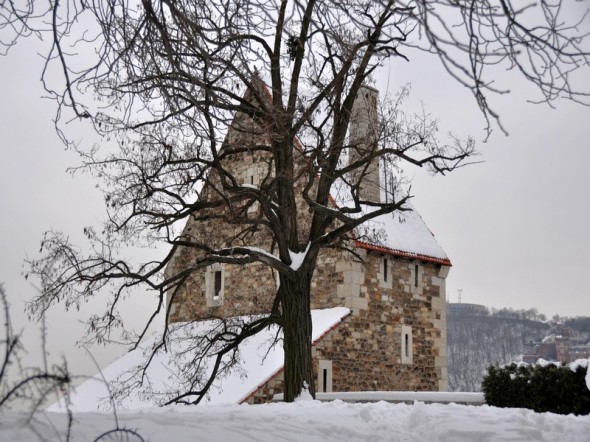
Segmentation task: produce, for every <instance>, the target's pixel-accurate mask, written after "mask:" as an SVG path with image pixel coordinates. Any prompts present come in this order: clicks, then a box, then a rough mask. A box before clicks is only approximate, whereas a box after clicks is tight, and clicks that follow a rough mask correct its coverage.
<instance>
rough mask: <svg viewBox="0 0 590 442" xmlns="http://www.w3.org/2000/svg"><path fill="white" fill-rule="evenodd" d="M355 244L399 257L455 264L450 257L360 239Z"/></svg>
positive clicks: (449, 264) (445, 264)
mask: <svg viewBox="0 0 590 442" xmlns="http://www.w3.org/2000/svg"><path fill="white" fill-rule="evenodd" d="M355 245H356V246H357V247H360V248H361V249H366V250H373V251H375V252H380V253H384V254H387V255H392V256H396V257H398V258H406V259H419V260H420V261H423V262H430V263H433V264H440V265H443V266H449V267H452V265H453V264H452V263H451V260H450V259H449V258H436V257H434V256H428V255H421V254H419V253H413V252H405V251H403V250H396V249H390V248H389V247H383V246H376V245H374V244H369V243H366V242H363V241H358V240H357V241H355Z"/></svg>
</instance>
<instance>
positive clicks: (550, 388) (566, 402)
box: [482, 363, 590, 414]
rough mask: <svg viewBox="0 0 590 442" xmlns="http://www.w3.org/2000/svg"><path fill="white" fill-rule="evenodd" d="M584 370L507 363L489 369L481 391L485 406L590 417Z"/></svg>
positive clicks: (548, 365) (579, 365)
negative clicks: (589, 415)
mask: <svg viewBox="0 0 590 442" xmlns="http://www.w3.org/2000/svg"><path fill="white" fill-rule="evenodd" d="M585 378H586V368H585V367H584V366H583V365H581V364H577V367H576V368H575V370H572V369H571V368H570V367H569V366H567V365H565V364H562V365H560V366H557V365H555V364H543V365H528V364H515V363H513V364H510V365H506V366H502V367H499V366H497V365H492V366H490V367H488V369H487V373H486V375H485V376H484V379H483V381H482V391H483V392H484V395H485V401H486V404H488V405H493V406H495V407H513V408H530V409H531V410H534V411H537V412H539V413H542V412H546V411H549V412H551V413H559V414H570V413H573V414H590V390H588V387H587V386H586V380H585Z"/></svg>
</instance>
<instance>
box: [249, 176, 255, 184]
mask: <svg viewBox="0 0 590 442" xmlns="http://www.w3.org/2000/svg"><path fill="white" fill-rule="evenodd" d="M250 184H252V185H254V175H250Z"/></svg>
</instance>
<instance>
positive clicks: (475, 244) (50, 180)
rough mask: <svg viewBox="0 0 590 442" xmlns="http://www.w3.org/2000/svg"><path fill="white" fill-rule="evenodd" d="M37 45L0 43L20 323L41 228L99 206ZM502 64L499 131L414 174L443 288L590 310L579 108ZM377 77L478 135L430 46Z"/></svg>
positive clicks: (74, 331)
mask: <svg viewBox="0 0 590 442" xmlns="http://www.w3.org/2000/svg"><path fill="white" fill-rule="evenodd" d="M37 51H39V47H38V46H37V44H36V43H35V42H34V41H33V40H28V41H24V42H21V43H20V44H19V45H18V46H17V47H15V48H13V50H12V51H11V53H10V54H9V56H7V57H0V79H1V81H0V103H1V104H2V105H1V106H0V165H1V166H2V171H1V173H0V213H1V216H0V244H1V247H2V248H1V252H0V282H3V283H4V285H5V289H6V291H7V292H8V294H9V298H10V301H11V303H12V304H13V315H14V320H15V323H16V326H17V327H16V328H19V329H20V328H23V327H28V328H29V329H31V327H29V326H28V325H27V322H26V319H25V316H24V315H23V314H22V309H23V305H24V302H25V301H27V300H29V299H30V298H31V297H32V296H33V294H34V288H33V287H32V285H31V284H30V283H29V282H26V281H25V280H24V278H23V277H22V275H21V271H22V263H23V260H24V259H25V257H26V256H35V255H36V253H37V251H38V249H39V243H40V240H41V238H42V234H43V232H44V231H45V230H47V229H50V228H53V229H56V230H62V231H65V232H67V233H69V234H70V235H71V237H72V238H73V239H80V240H81V239H82V234H81V233H82V228H83V227H84V226H85V225H89V224H93V223H97V222H98V221H99V220H100V219H101V218H102V216H103V209H102V200H101V197H100V195H99V194H98V192H97V191H96V190H95V189H94V183H93V181H92V179H91V178H90V177H88V176H76V177H75V178H72V177H71V176H70V175H69V174H67V173H66V171H65V169H66V168H67V167H68V166H71V165H75V164H77V157H76V156H75V154H74V153H72V152H68V151H65V150H64V146H63V145H62V144H61V141H60V140H59V139H58V137H57V135H56V134H55V131H54V128H53V123H52V118H53V117H54V111H55V109H54V104H53V103H52V102H50V101H49V100H42V99H41V98H40V97H41V96H42V95H43V90H42V86H41V83H40V81H39V80H40V76H41V59H40V58H39V57H38V56H37V55H35V53H36V52H37ZM503 78H504V80H505V81H506V82H507V83H508V84H509V86H510V88H511V89H512V90H513V93H512V94H511V95H509V96H503V97H498V98H497V99H496V100H495V101H496V108H497V110H498V111H499V112H500V114H501V115H502V119H503V121H504V124H505V127H506V128H507V129H508V131H509V132H510V137H505V136H504V135H503V134H502V133H501V132H500V131H499V130H496V131H495V132H494V134H493V135H492V137H491V138H490V139H489V140H488V142H487V143H486V144H483V143H480V144H479V150H480V151H481V153H482V156H481V158H480V159H481V160H483V161H485V162H484V163H482V164H477V165H473V166H470V167H467V168H464V169H461V170H458V171H456V172H454V173H452V174H451V175H449V176H447V177H436V178H431V177H429V176H428V175H427V174H425V173H421V172H420V171H418V172H416V173H415V174H414V183H413V191H414V192H413V193H414V194H415V195H416V198H415V200H414V206H415V207H416V209H417V210H418V211H419V212H420V213H421V215H422V216H423V218H424V220H425V221H426V223H427V224H428V226H429V227H430V229H431V231H432V232H433V233H434V234H435V235H436V237H437V239H438V241H439V243H440V244H441V245H442V247H443V249H444V250H445V251H446V252H447V254H448V256H449V257H450V258H451V260H452V262H453V269H452V270H451V273H450V276H449V278H448V283H447V296H448V298H449V299H450V300H451V301H456V300H457V293H458V290H459V289H462V299H463V302H473V303H480V304H484V305H487V306H495V307H513V308H531V307H536V308H538V309H539V310H540V311H541V312H543V313H545V314H547V315H549V316H552V315H553V314H556V313H557V314H560V315H590V300H589V298H590V293H589V290H588V282H587V281H588V273H589V272H588V269H590V252H589V249H590V238H589V234H588V226H590V202H589V201H590V199H589V190H590V186H589V180H588V172H587V168H588V164H590V145H589V144H590V143H589V140H590V108H584V107H582V106H579V105H573V104H571V103H567V102H563V103H558V104H557V109H550V108H549V107H547V106H543V105H533V104H529V103H526V101H525V100H526V99H527V98H538V97H536V96H535V95H534V91H533V90H532V89H530V88H529V87H528V86H527V85H526V84H524V83H522V82H517V81H515V80H514V78H513V77H510V76H506V77H503ZM382 79H387V81H388V82H389V84H390V87H391V88H392V89H393V90H395V89H397V88H398V87H399V86H400V85H402V84H404V83H405V82H408V81H411V82H412V90H413V92H412V99H413V100H414V101H418V100H423V101H424V102H425V104H426V106H427V108H428V110H430V111H431V112H432V113H433V114H434V115H436V116H437V117H438V118H439V119H440V120H441V127H442V130H443V132H444V131H445V130H448V129H452V130H453V131H455V132H456V133H457V134H458V135H462V136H465V135H468V134H471V135H474V136H475V137H476V138H477V139H478V141H481V140H482V138H483V136H484V131H483V127H484V121H483V118H482V117H481V115H480V114H479V113H478V109H477V107H476V105H475V102H474V100H473V98H471V96H470V95H469V93H468V91H467V90H466V89H464V88H462V87H460V86H458V85H457V84H456V83H454V82H453V81H452V80H450V79H449V77H448V76H447V75H446V74H445V73H444V71H442V70H441V69H440V68H439V66H438V61H437V60H436V59H434V58H431V57H430V58H429V57H415V58H413V59H412V62H411V63H409V64H408V63H402V62H397V61H396V63H394V64H393V65H392V66H391V67H390V68H389V70H386V71H384V72H383V74H382ZM584 80H587V79H584ZM383 81H385V80H383ZM587 83H588V82H587V81H586V84H587ZM381 87H383V82H382V83H381ZM149 305H150V300H149V299H146V302H145V303H143V302H140V303H136V304H135V305H134V310H133V312H134V313H133V315H134V316H137V317H140V316H141V312H142V311H143V310H147V308H146V307H147V306H149ZM92 308H93V304H90V305H89V306H88V308H87V311H90V310H92ZM50 319H51V320H50V324H49V325H50V330H49V334H50V336H49V337H50V341H53V343H54V344H53V345H54V347H53V348H54V352H55V353H59V352H61V351H63V350H67V351H70V350H69V349H70V348H71V346H72V344H73V342H74V341H75V340H76V339H79V338H80V336H79V333H80V330H81V328H80V327H79V326H78V323H77V317H76V314H75V313H74V312H72V314H68V315H66V314H63V313H62V312H61V311H54V312H52V313H51V317H50ZM132 319H137V318H132ZM28 332H29V333H31V331H30V330H29V331H28ZM96 351H97V350H96ZM98 353H100V351H98ZM107 359H112V357H107ZM90 371H93V370H92V369H90Z"/></svg>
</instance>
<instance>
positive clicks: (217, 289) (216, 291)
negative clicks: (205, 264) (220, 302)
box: [213, 270, 221, 300]
mask: <svg viewBox="0 0 590 442" xmlns="http://www.w3.org/2000/svg"><path fill="white" fill-rule="evenodd" d="M220 293H221V270H217V271H216V272H215V289H214V291H213V299H215V300H217V299H219V294H220Z"/></svg>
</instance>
